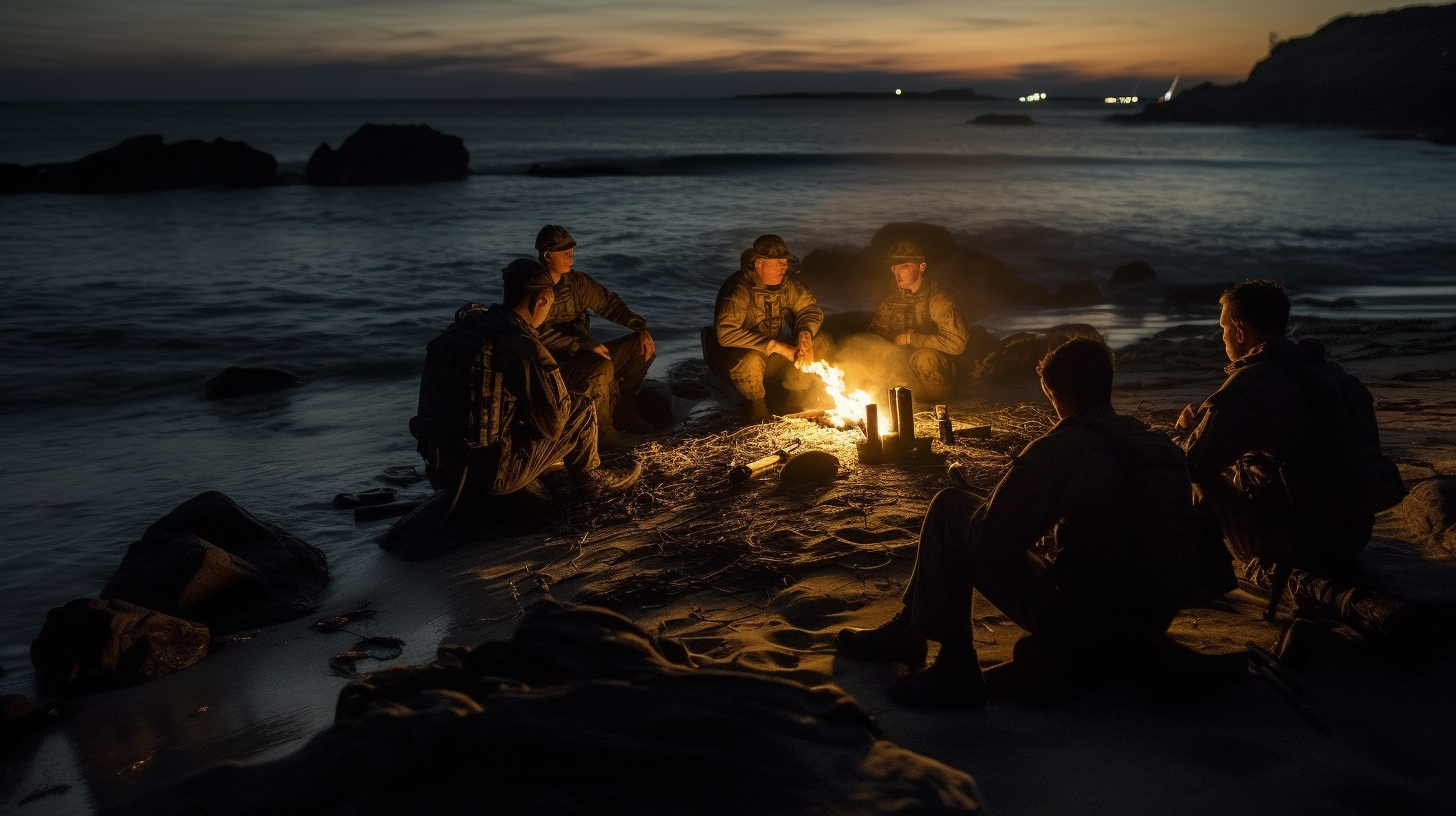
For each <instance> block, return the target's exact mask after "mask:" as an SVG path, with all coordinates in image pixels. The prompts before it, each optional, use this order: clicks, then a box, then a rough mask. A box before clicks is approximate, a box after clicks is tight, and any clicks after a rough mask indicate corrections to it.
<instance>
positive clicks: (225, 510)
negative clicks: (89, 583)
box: [101, 491, 329, 635]
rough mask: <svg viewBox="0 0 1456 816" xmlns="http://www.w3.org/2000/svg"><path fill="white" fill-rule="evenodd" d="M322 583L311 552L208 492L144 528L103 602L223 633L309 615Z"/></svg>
mask: <svg viewBox="0 0 1456 816" xmlns="http://www.w3.org/2000/svg"><path fill="white" fill-rule="evenodd" d="M328 582H329V569H328V564H327V561H326V560H325V558H324V554H323V553H322V552H321V551H319V550H318V549H317V548H316V547H313V546H311V545H309V544H307V543H305V542H303V541H301V540H299V539H298V538H296V537H294V536H292V535H289V534H288V533H287V532H285V531H283V530H282V529H280V528H278V527H275V526H273V525H271V524H268V523H267V522H265V521H262V520H260V519H258V518H256V517H254V516H253V515H252V514H250V513H248V511H246V510H244V509H243V508H242V507H239V506H238V505H237V503H235V502H234V501H233V500H232V499H229V498H228V497H227V496H224V495H223V494H221V493H217V492H214V491H209V492H207V493H203V494H201V495H199V496H197V497H196V498H193V499H191V500H189V501H186V502H184V503H182V504H181V505H179V506H178V507H177V509H175V510H173V511H172V512H170V513H168V514H167V515H166V516H163V517H162V518H161V519H160V520H159V521H157V523H155V524H153V525H152V526H151V527H148V528H147V531H146V532H145V533H144V534H143V535H142V538H141V540H140V541H137V542H135V543H133V544H132V545H131V547H130V548H129V549H128V550H127V553H126V557H125V558H123V559H122V561H121V565H120V566H119V567H117V569H116V572H115V573H113V574H112V576H111V580H110V581H108V582H107V584H106V588H105V589H104V590H102V592H101V597H102V598H110V599H116V600H121V601H127V602H129V603H134V604H141V605H145V606H148V607H150V608H153V609H157V610H159V611H164V612H168V613H169V614H177V615H184V616H186V617H188V618H190V619H193V620H199V621H202V622H204V623H206V624H207V625H208V626H209V627H211V628H212V629H213V631H214V632H216V633H217V634H219V635H226V634H231V633H233V632H238V631H241V630H243V629H255V628H258V627H261V626H269V625H271V624H275V623H282V622H283V621H288V620H293V619H294V618H298V617H302V616H303V615H306V614H308V613H309V612H311V611H313V608H314V602H315V601H316V600H317V598H318V596H319V595H320V594H321V593H322V592H323V590H324V587H326V586H327V585H328Z"/></svg>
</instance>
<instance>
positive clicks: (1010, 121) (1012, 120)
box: [970, 113, 1036, 125]
mask: <svg viewBox="0 0 1456 816" xmlns="http://www.w3.org/2000/svg"><path fill="white" fill-rule="evenodd" d="M970 124H973V125H1034V124H1036V123H1035V122H1033V121H1031V117H1030V116H1027V115H1026V114H1024V113H983V114H981V115H980V116H977V117H976V118H975V119H972V120H971V121H970Z"/></svg>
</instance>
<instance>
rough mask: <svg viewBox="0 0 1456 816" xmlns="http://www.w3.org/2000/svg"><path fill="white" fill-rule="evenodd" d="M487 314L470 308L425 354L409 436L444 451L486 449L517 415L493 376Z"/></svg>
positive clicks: (473, 306) (460, 313) (477, 307)
mask: <svg viewBox="0 0 1456 816" xmlns="http://www.w3.org/2000/svg"><path fill="white" fill-rule="evenodd" d="M492 335H493V333H492V332H491V331H490V327H489V325H488V321H487V320H486V309H485V307H483V306H481V305H480V304H478V303H468V304H466V305H465V306H463V307H461V309H460V310H459V311H457V312H456V313H455V322H454V323H451V324H450V325H449V326H447V327H446V328H445V330H444V331H442V332H440V334H439V335H438V336H437V337H436V338H435V339H434V340H431V341H430V344H429V346H427V347H426V349H425V371H424V374H423V375H422V376H421V377H420V401H419V407H418V409H417V413H416V415H415V416H414V417H413V418H412V419H410V423H409V428H410V435H411V436H413V437H414V438H415V439H417V440H419V441H420V442H421V443H422V444H429V445H435V446H438V447H440V448H444V449H461V448H464V449H467V450H469V449H474V448H484V447H489V446H491V445H494V444H496V443H497V442H499V441H500V438H501V435H502V433H504V430H505V428H506V427H507V426H508V424H509V421H510V417H511V415H512V414H513V413H514V409H515V397H514V396H513V395H511V394H509V393H507V391H506V388H505V384H504V381H503V378H502V375H501V373H500V372H499V371H496V370H495V365H494V359H493V357H494V353H495V342H494V340H495V338H494V337H493V336H492Z"/></svg>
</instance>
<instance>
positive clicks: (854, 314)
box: [819, 310, 875, 343]
mask: <svg viewBox="0 0 1456 816" xmlns="http://www.w3.org/2000/svg"><path fill="white" fill-rule="evenodd" d="M874 319H875V313H874V312H873V311H867V310H861V311H851V312H834V313H832V314H827V315H825V316H824V325H823V326H821V327H820V329H819V331H820V333H827V334H828V335H829V336H830V337H833V338H834V339H835V342H837V343H842V342H844V341H845V340H847V339H849V338H851V337H853V336H855V335H856V334H864V333H865V332H867V331H869V330H870V321H872V320H874Z"/></svg>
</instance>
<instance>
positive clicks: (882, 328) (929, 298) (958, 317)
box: [870, 278, 971, 357]
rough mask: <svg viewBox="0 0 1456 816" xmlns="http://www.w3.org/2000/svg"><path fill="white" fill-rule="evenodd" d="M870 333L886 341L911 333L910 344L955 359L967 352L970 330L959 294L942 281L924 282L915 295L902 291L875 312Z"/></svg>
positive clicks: (881, 304)
mask: <svg viewBox="0 0 1456 816" xmlns="http://www.w3.org/2000/svg"><path fill="white" fill-rule="evenodd" d="M870 332H871V333H873V334H878V335H879V336H881V337H883V338H885V339H886V340H894V339H895V338H896V337H898V336H900V335H901V334H905V333H907V332H908V333H909V334H910V345H911V346H912V347H914V348H928V349H932V350H934V351H940V352H944V353H946V354H949V355H950V356H952V357H955V356H957V355H959V354H960V353H961V352H963V351H965V350H966V341H967V340H968V339H969V338H970V336H971V333H970V330H969V329H967V328H966V318H965V314H964V313H963V312H962V311H961V305H960V303H959V302H957V301H956V298H955V295H952V294H951V293H950V290H948V289H946V288H945V287H944V286H941V285H940V284H939V283H938V282H936V281H934V280H931V279H929V278H926V279H924V281H923V282H922V283H921V285H920V288H919V289H918V290H916V291H914V292H907V291H905V290H904V289H901V290H899V291H898V292H896V293H895V294H894V295H892V296H890V297H888V298H886V299H885V300H884V301H883V302H882V303H880V307H879V308H878V309H876V310H875V317H874V319H873V320H871V321H870Z"/></svg>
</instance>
